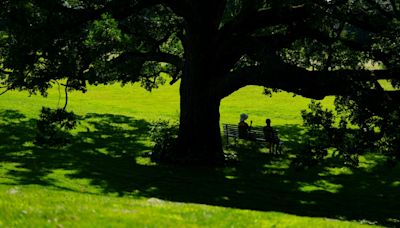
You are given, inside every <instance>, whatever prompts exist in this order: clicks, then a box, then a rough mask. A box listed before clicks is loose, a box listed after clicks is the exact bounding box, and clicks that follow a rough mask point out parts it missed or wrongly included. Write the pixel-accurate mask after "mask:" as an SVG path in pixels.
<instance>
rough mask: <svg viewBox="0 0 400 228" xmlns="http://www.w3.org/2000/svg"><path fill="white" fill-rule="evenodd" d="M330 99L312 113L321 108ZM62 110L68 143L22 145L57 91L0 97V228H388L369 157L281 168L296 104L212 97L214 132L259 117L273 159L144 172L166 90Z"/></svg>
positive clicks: (252, 156) (388, 204)
mask: <svg viewBox="0 0 400 228" xmlns="http://www.w3.org/2000/svg"><path fill="white" fill-rule="evenodd" d="M332 101H333V99H332V98H327V99H326V100H324V101H323V103H324V104H325V105H326V106H327V107H332ZM69 102H70V105H69V106H68V107H69V110H73V111H74V112H75V113H77V114H78V115H79V116H80V119H81V120H80V126H79V128H78V129H77V130H75V131H74V136H73V137H74V140H73V143H72V144H71V145H68V146H66V147H62V148H53V149H45V148H40V147H37V146H34V145H33V143H32V141H33V139H34V136H35V119H36V118H37V115H38V113H39V110H40V108H41V107H42V106H49V107H53V108H54V107H57V106H61V107H62V106H63V99H61V101H59V95H58V90H57V88H55V89H52V90H51V91H50V92H49V96H48V98H42V97H39V96H31V97H28V95H27V94H26V93H19V92H10V93H7V94H4V95H3V96H0V227H1V226H4V227H76V226H84V227H87V226H89V227H99V226H100V227H104V226H106V227H115V226H117V227H118V226H122V227H132V226H139V227H142V226H150V227H164V226H167V227H176V226H181V227H199V226H207V227H273V226H277V227H286V226H290V227H310V226H314V227H358V226H363V225H365V224H375V225H382V226H400V213H399V212H398V211H399V207H400V204H399V203H398V202H399V190H400V178H399V177H400V175H399V174H400V167H398V166H397V167H395V168H392V169H389V168H386V167H385V166H383V165H382V164H383V159H382V157H380V156H377V155H366V156H364V157H362V158H361V160H360V162H361V165H360V167H359V168H356V169H355V168H349V167H345V166H344V165H343V162H342V161H340V160H339V159H338V158H335V157H328V158H327V160H326V161H324V164H322V165H320V166H317V167H314V168H310V169H307V170H304V171H297V170H296V169H294V168H293V167H291V164H290V161H291V159H293V157H294V155H293V154H295V153H296V152H297V150H298V148H299V145H300V144H301V141H302V131H303V128H302V127H301V117H300V110H301V109H305V108H306V107H307V105H308V103H309V100H308V99H304V98H301V97H298V96H296V97H293V96H292V95H291V94H288V93H278V94H274V95H273V97H272V98H270V97H267V96H265V95H262V88H259V87H246V88H244V89H242V90H239V91H237V92H236V93H234V94H232V95H231V96H229V97H228V98H226V99H224V100H223V102H222V106H221V122H222V123H237V122H238V121H239V115H240V113H242V112H245V113H247V114H249V116H250V117H249V120H253V125H263V123H264V120H265V118H270V119H272V123H273V125H275V126H276V127H277V128H278V129H279V133H280V135H281V137H282V138H283V140H284V141H285V145H286V148H285V155H283V156H272V155H270V154H267V153H266V150H265V148H263V147H262V146H260V145H258V144H254V143H247V142H239V143H238V144H237V145H236V146H235V147H234V148H232V149H230V151H229V152H234V153H237V155H238V157H239V159H240V162H239V163H238V164H237V165H236V166H233V167H225V168H205V167H195V168H194V167H174V166H165V165H156V164H154V163H151V162H150V160H149V158H148V157H146V156H145V154H146V152H149V151H151V146H152V144H151V142H150V141H149V139H148V128H149V125H150V124H151V122H152V121H154V120H158V119H160V118H161V119H170V120H176V119H177V118H178V116H179V97H178V88H177V85H175V86H172V87H169V86H166V87H161V88H160V89H159V90H155V91H153V92H152V93H148V92H146V91H144V90H143V89H142V88H140V87H138V86H136V85H134V86H126V87H123V88H121V87H120V86H119V85H112V86H100V87H97V88H90V89H89V91H88V92H87V93H86V94H84V95H83V96H82V94H80V93H78V92H74V93H73V94H72V95H71V97H70V101H69Z"/></svg>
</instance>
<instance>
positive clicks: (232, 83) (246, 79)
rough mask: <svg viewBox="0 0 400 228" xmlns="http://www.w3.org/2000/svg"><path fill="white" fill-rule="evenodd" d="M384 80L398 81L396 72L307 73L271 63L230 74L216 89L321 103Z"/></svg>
mask: <svg viewBox="0 0 400 228" xmlns="http://www.w3.org/2000/svg"><path fill="white" fill-rule="evenodd" d="M387 78H400V69H392V70H375V71H366V70H364V71H359V70H354V71H353V70H337V71H308V70H305V69H303V68H299V67H296V66H292V65H290V64H283V63H281V64H279V63H271V64H270V65H269V66H268V67H265V66H257V67H248V68H242V69H240V70H238V71H235V72H231V73H229V74H228V75H227V76H226V77H225V79H224V80H223V81H221V84H220V85H221V86H220V87H221V91H222V93H221V96H222V97H226V96H228V95H229V94H231V93H232V92H234V91H236V90H238V89H240V88H242V87H244V86H246V85H260V86H265V87H269V88H277V89H282V90H285V91H287V92H293V93H295V94H298V95H302V96H304V97H308V98H314V99H322V98H324V97H325V96H329V95H345V94H349V93H351V92H352V85H354V83H355V82H360V81H376V80H378V79H387Z"/></svg>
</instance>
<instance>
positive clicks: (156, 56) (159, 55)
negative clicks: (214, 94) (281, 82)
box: [112, 52, 183, 69]
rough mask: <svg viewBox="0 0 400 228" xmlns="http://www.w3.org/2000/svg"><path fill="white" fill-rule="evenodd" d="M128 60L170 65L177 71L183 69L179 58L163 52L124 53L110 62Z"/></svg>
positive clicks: (115, 62) (116, 62)
mask: <svg viewBox="0 0 400 228" xmlns="http://www.w3.org/2000/svg"><path fill="white" fill-rule="evenodd" d="M129 60H136V61H154V62H164V63H170V64H172V65H174V66H175V67H176V68H178V69H182V67H183V60H182V58H181V57H179V56H177V55H173V54H169V53H164V52H152V53H137V52H126V53H123V54H121V55H120V56H118V57H116V58H114V59H113V60H112V61H113V63H114V64H118V63H122V62H126V61H129Z"/></svg>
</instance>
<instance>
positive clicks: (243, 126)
mask: <svg viewBox="0 0 400 228" xmlns="http://www.w3.org/2000/svg"><path fill="white" fill-rule="evenodd" d="M247 118H249V116H248V115H247V114H245V113H242V114H240V122H239V125H238V130H239V138H240V139H251V138H252V137H251V135H250V129H251V124H252V122H250V126H249V125H248V124H247V123H246V120H247Z"/></svg>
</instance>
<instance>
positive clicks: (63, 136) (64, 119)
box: [34, 107, 77, 147]
mask: <svg viewBox="0 0 400 228" xmlns="http://www.w3.org/2000/svg"><path fill="white" fill-rule="evenodd" d="M76 125H77V116H76V115H75V114H74V113H73V112H67V111H66V110H65V109H60V108H59V109H51V108H47V107H42V110H41V112H40V117H39V120H37V122H36V130H37V132H36V137H35V142H34V143H35V144H36V145H39V146H50V147H53V146H64V145H66V144H68V143H70V142H71V138H72V135H71V134H70V133H69V131H70V130H72V129H74V128H75V127H76Z"/></svg>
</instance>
